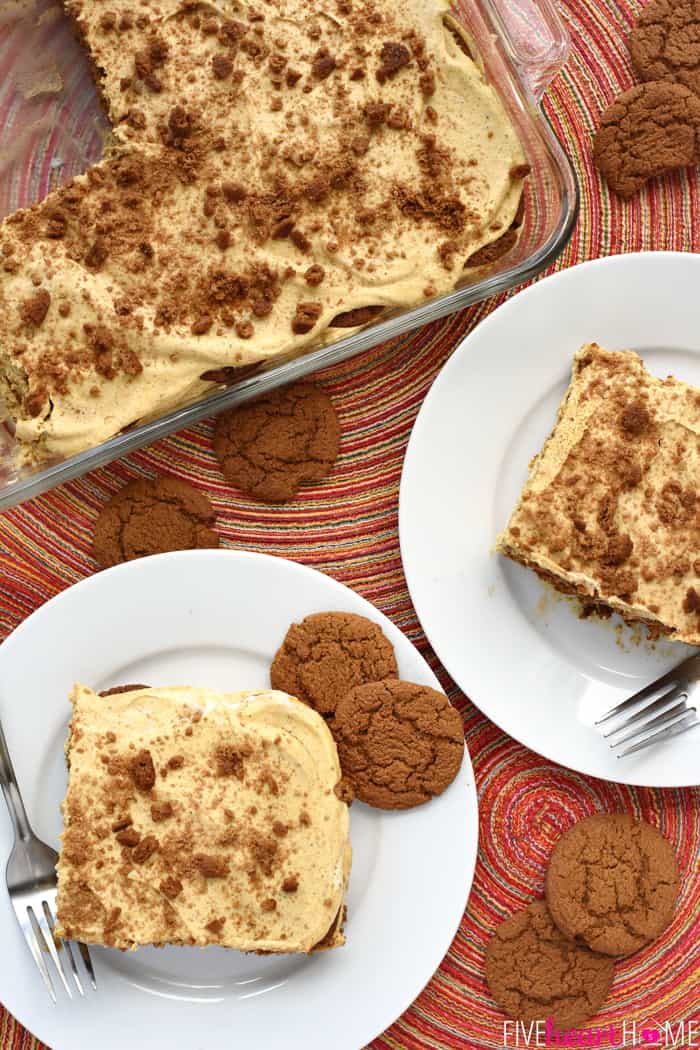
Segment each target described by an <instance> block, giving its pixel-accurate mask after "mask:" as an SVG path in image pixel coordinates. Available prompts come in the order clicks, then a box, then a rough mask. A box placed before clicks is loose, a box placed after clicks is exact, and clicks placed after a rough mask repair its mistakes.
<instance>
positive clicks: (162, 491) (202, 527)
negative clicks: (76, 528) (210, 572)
mask: <svg viewBox="0 0 700 1050" xmlns="http://www.w3.org/2000/svg"><path fill="white" fill-rule="evenodd" d="M215 517H216V515H215V514H214V510H213V509H212V506H211V504H210V502H209V500H208V499H207V497H206V496H205V495H204V493H202V492H198V490H197V489H195V488H193V487H192V486H191V485H188V484H187V482H185V481H179V480H178V479H177V478H155V479H153V480H150V479H146V478H140V479H138V480H137V481H130V482H129V483H128V485H125V486H124V488H122V489H120V490H119V492H117V493H115V495H114V496H112V498H111V499H110V500H109V501H108V502H107V503H105V505H104V507H103V508H102V510H101V511H100V515H99V517H98V519H97V522H96V524H95V534H94V537H93V553H94V555H95V558H96V559H97V561H98V562H99V563H100V565H102V566H103V567H104V568H107V567H108V566H110V565H118V564H119V563H120V562H124V561H130V560H131V559H132V558H140V557H143V556H144V555H147V554H160V553H162V552H163V551H176V550H190V549H192V548H194V547H218V546H219V537H218V536H217V534H216V533H215V532H214V531H213V529H212V528H211V526H212V525H213V524H214V520H215Z"/></svg>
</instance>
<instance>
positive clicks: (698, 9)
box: [629, 0, 700, 95]
mask: <svg viewBox="0 0 700 1050" xmlns="http://www.w3.org/2000/svg"><path fill="white" fill-rule="evenodd" d="M699 26H700V0H651V3H649V4H647V5H646V7H645V8H644V9H643V10H642V12H641V14H640V15H639V17H638V18H637V21H636V23H635V26H634V28H633V29H632V32H631V33H630V36H629V49H630V54H631V56H632V63H633V65H634V68H635V69H636V70H637V72H638V73H639V75H640V77H641V78H642V80H671V81H674V82H675V83H677V84H684V85H685V87H687V88H690V90H691V91H694V92H695V94H696V95H697V94H700V33H698V27H699Z"/></svg>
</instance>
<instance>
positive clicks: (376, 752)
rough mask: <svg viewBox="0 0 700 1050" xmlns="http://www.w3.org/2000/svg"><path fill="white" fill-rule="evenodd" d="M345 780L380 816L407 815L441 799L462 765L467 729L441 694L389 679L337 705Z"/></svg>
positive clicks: (337, 739) (335, 733)
mask: <svg viewBox="0 0 700 1050" xmlns="http://www.w3.org/2000/svg"><path fill="white" fill-rule="evenodd" d="M331 728H332V731H333V737H334V739H335V742H336V745H337V747H338V757H339V758H340V768H341V769H342V771H343V777H344V779H346V780H348V781H349V782H350V784H351V785H352V788H353V790H354V793H355V796H356V798H359V799H361V800H362V801H363V802H367V803H368V805H370V806H377V807H378V808H379V809H408V808H410V807H411V806H420V805H421V804H422V803H423V802H428V801H429V800H430V799H431V798H433V797H434V796H435V795H439V794H441V793H442V792H443V791H444V790H445V788H446V787H449V785H450V784H451V783H452V781H453V780H454V778H455V777H456V776H457V772H458V770H459V767H460V765H461V764H462V759H463V757H464V727H463V725H462V718H461V716H460V714H459V712H458V711H457V710H456V708H454V707H453V706H452V704H451V703H450V701H449V700H448V699H447V697H446V696H445V694H444V693H439V692H438V691H437V689H431V688H430V686H427V685H416V684H414V683H413V682H402V681H398V680H397V679H392V678H388V679H385V680H384V681H383V682H370V683H368V684H367V685H360V686H357V687H356V688H355V689H351V690H350V692H349V693H346V694H345V696H344V697H342V699H340V700H339V701H338V706H337V707H336V709H335V718H334V719H333V724H332V727H331Z"/></svg>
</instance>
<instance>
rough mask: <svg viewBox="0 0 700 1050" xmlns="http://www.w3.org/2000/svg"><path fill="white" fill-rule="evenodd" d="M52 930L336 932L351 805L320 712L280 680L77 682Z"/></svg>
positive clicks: (189, 935)
mask: <svg viewBox="0 0 700 1050" xmlns="http://www.w3.org/2000/svg"><path fill="white" fill-rule="evenodd" d="M71 702H72V704H73V717H72V720H71V724H70V733H69V738H68V742H67V745H66V756H67V761H68V767H69V780H68V791H67V794H66V798H65V800H64V802H63V805H62V810H63V816H64V832H63V836H62V849H61V853H60V857H59V862H58V900H57V911H58V924H57V933H58V935H59V936H61V937H66V938H71V939H75V940H80V941H84V942H85V943H88V944H102V945H107V946H109V947H117V948H123V949H130V948H137V947H139V946H140V945H145V944H155V945H165V944H191V945H200V946H204V945H209V944H216V945H220V946H223V947H229V948H237V949H240V950H242V951H264V952H309V951H313V950H314V949H316V948H321V947H322V948H332V947H336V946H337V945H340V944H343V943H344V936H343V934H342V929H341V927H342V923H343V919H344V911H345V906H344V898H345V891H346V886H347V879H348V874H349V869H350V856H351V852H350V845H349V839H348V807H347V805H346V804H345V803H344V802H342V801H341V800H340V799H339V798H338V797H337V795H336V793H335V790H334V789H335V787H336V785H337V783H338V782H339V780H340V766H339V763H338V755H337V751H336V747H335V744H334V742H333V738H332V736H331V734H330V731H329V730H328V728H327V726H326V724H325V722H324V721H323V719H322V718H321V717H320V715H318V714H317V713H316V712H315V711H313V710H311V709H310V708H308V707H306V706H305V705H304V704H302V703H300V701H298V700H296V699H295V698H293V697H290V696H287V694H286V693H281V692H276V691H261V692H243V693H230V694H219V693H215V692H213V691H211V690H206V689H194V688H190V687H173V688H162V689H161V688H157V689H145V688H144V689H139V688H136V689H134V690H133V691H131V692H125V693H119V694H114V695H110V696H98V695H97V694H95V693H94V692H93V691H92V690H90V689H88V688H86V687H85V686H82V685H76V686H75V687H74V688H73V691H72V693H71Z"/></svg>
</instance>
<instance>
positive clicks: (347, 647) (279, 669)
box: [270, 612, 399, 718]
mask: <svg viewBox="0 0 700 1050" xmlns="http://www.w3.org/2000/svg"><path fill="white" fill-rule="evenodd" d="M398 673H399V672H398V668H397V666H396V657H395V655H394V649H393V646H392V644H391V642H390V641H389V640H388V639H387V638H386V637H385V636H384V633H383V632H382V629H381V628H380V627H379V626H378V625H377V624H376V623H373V622H372V620H368V619H367V618H366V617H364V616H357V615H356V614H355V613H344V612H324V613H313V614H312V615H311V616H307V617H305V619H303V620H302V621H301V623H293V624H292V626H291V627H290V628H289V630H288V631H287V633H286V635H285V636H284V641H283V642H282V645H281V646H280V648H279V649H278V651H277V654H276V656H275V658H274V660H273V661H272V666H271V668H270V684H271V685H272V688H273V689H281V691H282V692H283V693H291V695H292V696H296V697H298V698H299V699H300V700H303V701H304V703H305V704H308V705H309V706H310V707H313V708H315V709H316V711H318V713H319V714H321V715H324V716H325V717H326V718H330V717H332V716H333V715H334V714H335V709H336V704H337V703H338V701H339V700H340V698H341V696H344V695H345V693H347V692H348V690H350V689H353V688H354V687H355V686H357V685H362V684H363V683H364V682H379V681H381V679H383V678H396V677H397V675H398Z"/></svg>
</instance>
